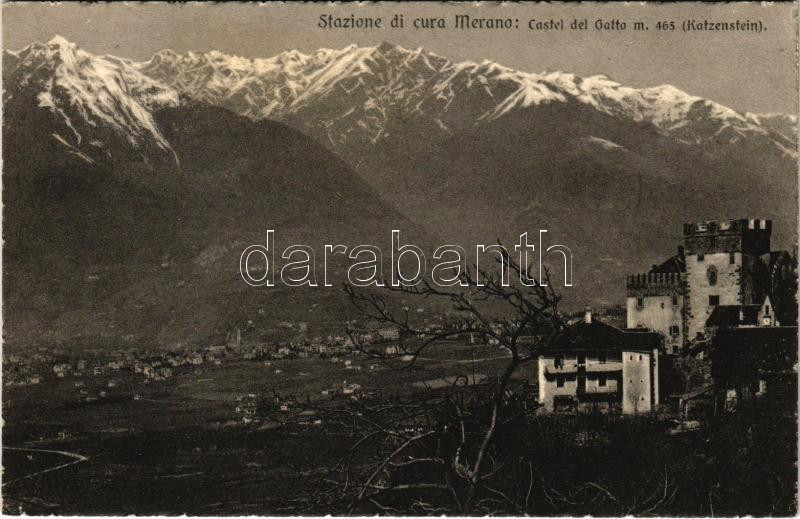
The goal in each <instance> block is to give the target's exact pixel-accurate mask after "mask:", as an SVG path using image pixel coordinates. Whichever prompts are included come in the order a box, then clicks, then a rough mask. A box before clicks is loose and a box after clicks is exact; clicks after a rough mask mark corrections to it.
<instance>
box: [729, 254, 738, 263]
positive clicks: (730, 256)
mask: <svg viewBox="0 0 800 519" xmlns="http://www.w3.org/2000/svg"><path fill="white" fill-rule="evenodd" d="M728 261H730V264H731V265H735V264H736V253H735V252H731V253H730V254H729V255H728Z"/></svg>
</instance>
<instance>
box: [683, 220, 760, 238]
mask: <svg viewBox="0 0 800 519" xmlns="http://www.w3.org/2000/svg"><path fill="white" fill-rule="evenodd" d="M739 233H767V234H771V233H772V220H767V219H763V218H749V219H747V218H740V219H737V220H708V221H705V222H696V223H685V224H683V236H684V237H686V236H696V235H703V236H709V235H719V234H739Z"/></svg>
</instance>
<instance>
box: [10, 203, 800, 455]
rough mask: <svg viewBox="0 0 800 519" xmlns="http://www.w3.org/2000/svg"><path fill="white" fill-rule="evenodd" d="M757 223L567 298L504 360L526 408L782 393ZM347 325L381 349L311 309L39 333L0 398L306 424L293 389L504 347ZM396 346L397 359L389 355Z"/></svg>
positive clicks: (734, 400)
mask: <svg viewBox="0 0 800 519" xmlns="http://www.w3.org/2000/svg"><path fill="white" fill-rule="evenodd" d="M771 232H772V222H771V221H770V220H764V219H754V218H750V219H737V220H721V221H708V222H698V223H686V224H684V227H683V243H681V244H676V254H675V255H674V256H672V257H669V258H666V259H663V258H662V261H661V262H660V263H656V264H653V266H652V268H651V269H650V270H648V271H647V272H642V273H633V274H630V275H629V276H628V277H627V280H625V288H626V293H627V298H626V301H625V302H624V305H623V304H622V303H623V302H622V301H621V302H620V305H618V306H615V307H610V308H598V309H591V308H587V309H586V310H585V311H580V312H573V314H572V316H571V318H570V320H569V323H570V324H569V325H568V326H567V327H566V329H565V330H564V331H563V333H562V334H561V336H560V337H559V339H558V340H557V341H556V342H555V343H553V344H551V345H549V347H548V348H546V349H545V350H543V351H541V352H540V353H539V357H538V363H535V366H534V367H533V368H532V369H528V370H526V371H522V372H521V373H520V374H518V375H516V376H518V377H519V378H521V379H522V380H523V382H524V383H525V384H527V387H528V390H527V391H528V393H529V396H530V399H529V400H530V405H529V408H530V411H531V412H532V413H581V412H587V411H597V410H599V411H603V412H608V413H621V414H623V415H642V414H649V413H651V414H659V415H664V416H669V417H671V419H673V420H674V423H675V428H674V431H676V432H680V431H683V430H687V429H691V428H699V427H702V424H703V420H704V419H705V418H707V417H708V416H710V415H713V414H718V413H723V412H726V411H730V410H731V409H735V408H736V406H737V404H738V403H740V402H742V401H745V400H750V399H769V398H786V399H788V400H789V401H793V400H794V398H795V387H796V386H795V384H796V376H797V351H796V350H797V315H796V314H797V303H796V299H795V291H796V287H797V257H796V251H794V252H793V253H789V252H787V251H774V250H771V247H770V235H771ZM654 259H657V258H654ZM415 313H416V314H417V315H419V316H420V317H421V319H422V320H423V322H424V329H425V330H427V331H429V332H431V333H435V332H436V331H437V330H441V329H442V328H443V327H445V326H447V320H448V316H447V315H444V314H432V313H431V315H428V313H430V312H429V310H428V309H426V308H424V307H418V308H416V309H415ZM347 324H348V325H349V326H354V327H355V328H356V329H360V330H361V331H360V332H359V337H360V341H363V342H364V343H365V344H369V345H370V349H371V351H372V352H379V353H381V354H385V355H369V354H368V353H366V354H365V352H364V351H361V349H360V348H355V347H354V345H353V342H352V339H351V337H350V336H348V334H346V333H345V332H344V331H343V330H342V329H341V328H339V329H338V331H337V329H336V327H335V326H331V328H330V329H331V332H330V333H328V334H326V335H321V334H316V333H314V332H313V330H319V329H321V327H320V326H319V325H317V326H315V323H313V322H281V323H278V324H277V326H276V327H275V333H277V334H278V335H280V338H279V339H276V340H274V341H272V342H267V341H264V340H263V338H260V337H259V335H258V334H257V333H254V331H255V330H256V326H255V325H254V324H253V322H252V321H249V322H247V323H242V325H241V326H237V327H235V328H232V329H231V330H228V332H227V333H226V335H225V336H224V338H223V339H221V340H219V341H217V343H212V344H207V345H204V346H202V347H200V346H196V345H182V344H176V345H174V346H173V347H172V348H170V349H168V350H163V349H155V348H152V349H148V348H141V347H139V346H137V345H135V344H133V343H132V342H126V341H128V340H129V339H130V338H126V337H123V338H122V339H121V342H120V343H119V345H118V346H117V347H115V348H113V349H109V348H108V347H105V346H104V347H97V348H94V349H92V348H82V349H74V348H69V347H64V346H42V345H39V346H37V347H35V348H31V349H27V350H25V351H12V352H7V353H6V354H5V356H4V362H3V385H4V394H5V396H6V397H5V398H4V399H3V407H4V413H6V415H7V416H8V415H9V414H11V415H13V413H14V412H15V411H17V409H15V408H16V407H18V406H25V405H26V401H30V400H31V399H33V398H35V396H36V395H37V394H39V393H38V392H39V391H44V392H45V393H46V394H48V395H51V391H50V388H56V391H55V392H56V393H57V396H55V397H51V396H48V399H49V400H50V401H51V402H50V403H51V404H53V403H54V402H61V403H63V404H68V405H69V406H71V407H72V408H77V407H80V406H83V408H85V409H91V407H90V406H91V405H92V404H98V405H100V404H103V403H106V405H105V406H103V407H102V408H103V409H107V408H108V407H109V406H108V405H107V404H108V403H115V404H117V405H119V404H120V403H121V402H131V403H132V405H140V406H144V405H145V404H146V403H147V402H148V401H158V400H159V399H164V397H165V395H166V394H169V395H170V397H169V399H166V401H167V402H169V401H170V399H171V401H172V402H180V398H179V397H178V395H180V394H185V395H187V398H188V395H190V394H191V393H197V392H199V393H215V394H217V395H218V397H219V400H222V401H224V403H223V405H221V406H220V409H219V412H217V413H214V414H212V415H209V416H204V417H203V422H204V423H205V424H206V425H208V424H211V425H213V426H215V427H226V426H227V427H230V426H242V425H249V426H256V427H265V428H269V427H273V426H276V425H277V424H280V423H284V422H287V421H292V422H293V423H299V424H304V425H307V426H314V425H321V423H322V420H321V419H320V418H316V417H315V414H316V413H315V411H311V410H309V409H307V406H304V405H303V404H302V403H303V402H312V401H313V402H333V403H335V402H337V401H341V400H342V399H345V400H349V399H359V398H369V397H371V396H375V395H376V392H381V391H387V390H388V389H387V388H390V387H391V388H392V390H393V391H396V390H400V391H403V390H408V391H410V392H413V391H420V390H423V389H426V388H432V387H437V386H441V385H442V384H447V381H452V380H453V377H457V376H458V375H459V374H463V373H468V374H471V375H472V376H471V377H467V380H469V384H480V383H484V382H486V381H487V379H488V377H491V376H492V369H493V368H495V367H496V366H500V365H502V364H503V362H504V361H505V358H506V353H505V352H504V351H503V349H502V348H501V347H498V345H496V344H492V343H491V342H492V341H487V342H488V343H487V344H477V343H476V341H475V338H474V337H473V336H470V335H467V334H464V336H461V337H459V336H456V337H454V338H452V339H450V340H448V341H446V343H445V341H443V344H442V345H441V347H440V348H437V350H436V351H437V354H436V355H433V356H432V357H421V358H418V359H412V356H411V355H400V354H398V353H399V352H402V349H401V348H398V341H400V334H399V333H398V331H397V330H396V329H393V328H391V327H387V326H379V325H375V324H373V323H370V322H367V321H365V322H363V323H359V322H357V321H353V322H351V323H347ZM359 327H360V328H359ZM465 344H466V345H468V347H465V346H464V345H465ZM465 352H466V353H465ZM387 358H390V359H392V360H393V361H396V362H393V363H392V362H387V361H386V359H387ZM412 360H413V361H414V362H413V364H414V366H413V369H405V370H404V369H403V363H407V364H411V363H412V362H411V361H412ZM409 367H411V366H409ZM235 380H242V381H246V383H243V384H238V385H237V384H235V383H234V382H233V381H235ZM377 380H380V381H381V383H380V387H378V385H377V384H376V381H377ZM222 384H225V385H226V387H225V388H224V390H220V387H219V386H220V385H222ZM392 386H394V387H392ZM39 388H42V389H39ZM220 395H221V396H220ZM87 406H89V407H87ZM121 409H127V404H126V406H124V407H122V408H121ZM130 416H132V415H128V413H127V411H124V412H122V413H121V416H119V417H118V420H117V421H118V422H120V421H121V422H120V423H117V424H116V426H115V427H116V428H118V429H119V428H122V429H124V428H125V425H124V421H125V420H126V419H128V418H129V417H130ZM129 425H133V424H129ZM112 429H113V428H112ZM53 432H54V433H55V434H56V435H59V437H65V436H69V435H70V434H73V432H70V431H68V430H63V431H53ZM42 439H44V436H43V437H42Z"/></svg>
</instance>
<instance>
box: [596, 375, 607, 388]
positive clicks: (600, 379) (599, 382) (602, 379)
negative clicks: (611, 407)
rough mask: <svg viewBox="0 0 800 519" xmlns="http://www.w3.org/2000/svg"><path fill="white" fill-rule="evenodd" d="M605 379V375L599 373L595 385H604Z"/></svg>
mask: <svg viewBox="0 0 800 519" xmlns="http://www.w3.org/2000/svg"><path fill="white" fill-rule="evenodd" d="M606 381H607V379H606V376H605V375H600V376H599V377H597V385H598V386H600V387H606Z"/></svg>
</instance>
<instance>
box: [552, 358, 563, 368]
mask: <svg viewBox="0 0 800 519" xmlns="http://www.w3.org/2000/svg"><path fill="white" fill-rule="evenodd" d="M553 364H554V365H555V367H557V368H563V367H564V356H563V355H556V357H555V359H553Z"/></svg>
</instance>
